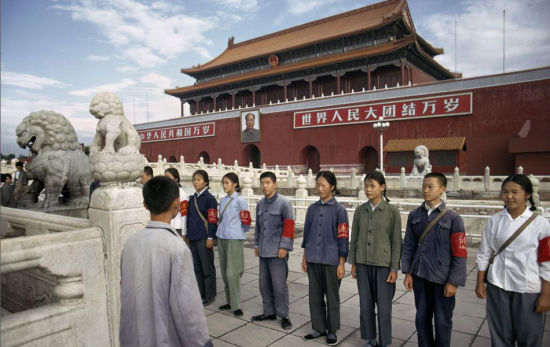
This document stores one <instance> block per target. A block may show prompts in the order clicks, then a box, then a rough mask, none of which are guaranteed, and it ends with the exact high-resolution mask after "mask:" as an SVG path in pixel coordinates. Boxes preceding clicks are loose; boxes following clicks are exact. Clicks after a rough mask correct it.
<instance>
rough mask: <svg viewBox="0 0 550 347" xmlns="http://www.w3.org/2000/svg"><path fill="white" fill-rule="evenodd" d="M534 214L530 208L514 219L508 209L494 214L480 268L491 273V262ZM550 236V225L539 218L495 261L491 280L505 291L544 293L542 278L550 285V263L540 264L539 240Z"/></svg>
mask: <svg viewBox="0 0 550 347" xmlns="http://www.w3.org/2000/svg"><path fill="white" fill-rule="evenodd" d="M533 213H534V211H530V210H529V208H526V209H525V211H524V212H523V213H522V214H521V215H520V216H518V217H517V218H516V219H513V218H512V216H511V215H510V214H509V213H508V210H506V209H504V210H502V211H500V212H499V213H497V214H495V215H493V216H492V217H491V218H490V219H489V221H488V222H487V224H486V225H485V229H484V230H483V237H482V239H481V245H480V246H479V251H478V253H477V268H478V270H479V271H487V267H488V266H489V259H490V258H491V256H492V255H493V254H495V253H496V252H497V251H498V250H499V248H500V247H501V246H502V244H504V242H506V240H507V239H508V238H509V237H510V236H512V234H513V233H514V232H515V231H516V230H518V229H519V227H521V225H522V224H523V223H524V222H525V221H526V220H527V219H528V218H529V217H531V215H532V214H533ZM549 236H550V223H549V222H548V221H547V220H546V219H545V218H543V217H541V216H538V217H537V218H535V220H533V221H532V222H531V224H529V226H527V228H525V230H523V232H522V233H521V234H520V235H519V236H518V237H517V238H516V239H515V240H514V241H512V243H510V244H509V245H508V247H506V249H505V250H504V251H502V252H501V253H500V254H499V255H497V256H496V257H495V259H494V261H493V264H492V265H491V266H490V268H489V273H488V274H487V280H488V281H489V282H490V283H491V284H493V285H495V286H497V287H499V288H502V289H504V290H507V291H513V292H518V293H540V291H541V278H542V279H544V280H545V281H547V282H550V261H546V262H543V263H538V255H539V253H538V252H539V240H542V239H544V238H546V237H549Z"/></svg>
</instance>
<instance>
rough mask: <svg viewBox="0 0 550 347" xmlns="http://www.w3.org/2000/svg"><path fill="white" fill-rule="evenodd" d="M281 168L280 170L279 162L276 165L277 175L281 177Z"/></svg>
mask: <svg viewBox="0 0 550 347" xmlns="http://www.w3.org/2000/svg"><path fill="white" fill-rule="evenodd" d="M280 173H281V170H279V164H276V165H275V176H277V177H279V175H280Z"/></svg>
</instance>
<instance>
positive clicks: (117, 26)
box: [54, 0, 214, 67]
mask: <svg viewBox="0 0 550 347" xmlns="http://www.w3.org/2000/svg"><path fill="white" fill-rule="evenodd" d="M170 6H172V5H171V4H167V3H166V2H164V1H157V2H154V3H152V4H144V3H141V2H138V1H136V0H117V1H113V2H111V1H106V2H96V1H85V0H80V1H78V2H75V3H72V2H66V4H60V5H55V6H54V8H56V9H60V10H64V11H68V12H69V13H71V15H72V18H73V19H74V20H77V21H83V22H89V23H92V24H94V25H96V26H97V27H98V29H99V30H100V32H101V33H102V34H103V35H104V36H105V37H106V39H107V41H108V42H109V43H110V44H111V45H113V46H114V47H115V49H116V51H117V52H118V53H119V55H120V56H122V57H123V58H126V59H128V60H130V61H133V62H135V63H137V64H138V65H139V66H143V67H154V66H158V65H159V64H162V63H164V62H165V61H166V60H167V59H171V58H173V57H175V56H176V55H177V54H180V53H182V52H189V51H194V50H197V49H201V50H205V47H204V46H205V45H206V46H208V45H211V44H212V41H211V40H209V39H208V38H207V37H206V36H204V33H205V32H207V31H209V30H211V29H212V28H213V27H214V23H212V22H211V20H207V19H203V18H196V17H192V16H189V15H185V14H182V9H183V8H182V7H181V6H179V7H178V6H176V7H173V6H172V8H169V7H170ZM176 10H177V11H178V12H177V13H175V11H176Z"/></svg>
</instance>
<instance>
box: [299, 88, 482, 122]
mask: <svg viewBox="0 0 550 347" xmlns="http://www.w3.org/2000/svg"><path fill="white" fill-rule="evenodd" d="M471 113H472V93H463V94H450V95H438V96H432V97H423V98H415V99H407V100H394V101H387V102H378V103H368V104H364V105H353V106H342V107H333V108H325V109H317V110H307V111H300V112H294V129H305V128H313V127H323V126H335V125H349V124H357V123H371V122H377V121H378V120H379V119H380V118H381V117H383V118H384V121H398V120H407V119H417V118H430V117H445V116H459V115H464V114H471Z"/></svg>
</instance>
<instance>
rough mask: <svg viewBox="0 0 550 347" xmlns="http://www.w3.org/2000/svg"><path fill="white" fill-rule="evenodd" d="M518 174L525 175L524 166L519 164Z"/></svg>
mask: <svg viewBox="0 0 550 347" xmlns="http://www.w3.org/2000/svg"><path fill="white" fill-rule="evenodd" d="M517 173H518V175H523V166H521V165H520V166H518V172H517Z"/></svg>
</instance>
